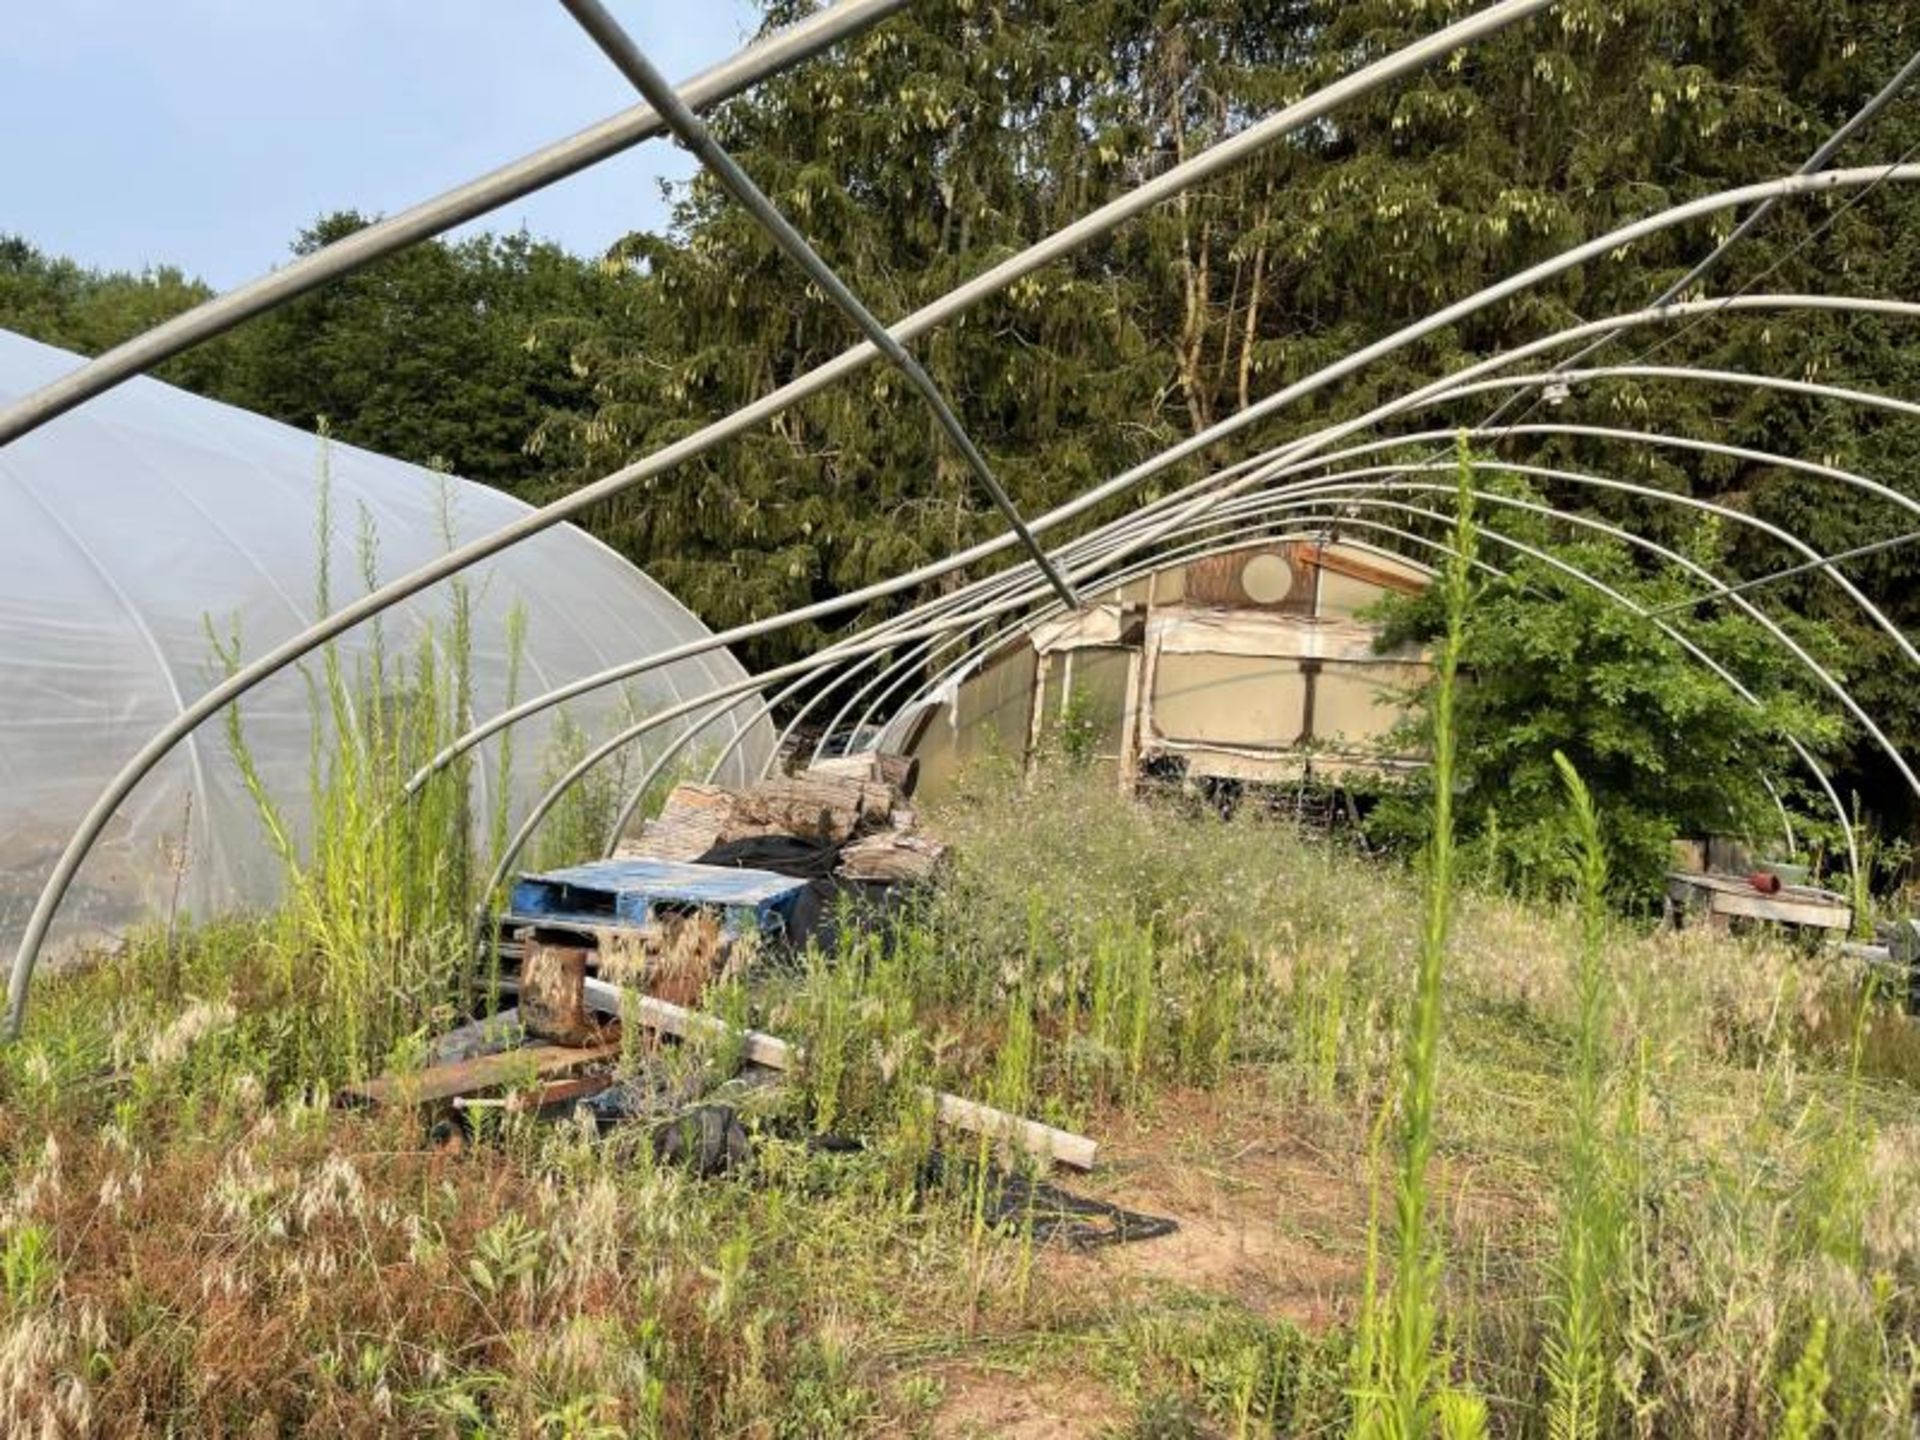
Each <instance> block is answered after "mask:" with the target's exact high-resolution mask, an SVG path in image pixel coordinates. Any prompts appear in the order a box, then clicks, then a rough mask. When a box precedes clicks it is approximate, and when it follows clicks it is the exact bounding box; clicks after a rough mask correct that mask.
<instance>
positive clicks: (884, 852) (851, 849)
mask: <svg viewBox="0 0 1920 1440" xmlns="http://www.w3.org/2000/svg"><path fill="white" fill-rule="evenodd" d="M946 853H947V847H946V846H944V845H942V844H941V843H940V842H939V841H938V840H935V839H933V838H932V837H930V836H926V835H913V834H909V833H908V832H906V831H904V830H882V831H881V832H880V833H879V834H877V835H869V836H867V838H866V839H864V840H855V841H853V842H852V843H851V844H849V845H848V846H847V847H846V848H845V849H843V850H842V851H841V852H840V867H839V871H838V873H839V874H840V875H841V877H842V878H844V879H847V880H926V879H929V878H930V877H931V876H932V875H933V873H934V871H936V870H937V869H938V868H939V867H940V862H941V861H942V860H943V859H944V858H945V856H946Z"/></svg>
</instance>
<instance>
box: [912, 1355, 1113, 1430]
mask: <svg viewBox="0 0 1920 1440" xmlns="http://www.w3.org/2000/svg"><path fill="white" fill-rule="evenodd" d="M940 1378H941V1380H942V1382H943V1383H944V1384H945V1386H946V1399H945V1401H944V1402H943V1403H942V1404H941V1407H940V1412H939V1414H938V1415H936V1416H935V1417H934V1421H933V1434H934V1435H935V1437H937V1440H989V1437H992V1440H1091V1437H1094V1436H1097V1435H1100V1434H1101V1433H1102V1432H1103V1431H1104V1430H1105V1428H1106V1427H1108V1426H1109V1425H1111V1424H1112V1423H1113V1422H1114V1421H1115V1420H1116V1419H1118V1418H1119V1415H1120V1407H1119V1405H1118V1402H1117V1400H1116V1398H1115V1397H1114V1396H1113V1395H1112V1394H1111V1393H1110V1392H1109V1391H1108V1390H1107V1388H1106V1387H1105V1386H1104V1385H1102V1384H1100V1382H1099V1381H1097V1380H1095V1379H1093V1378H1092V1377H1090V1376H1068V1375H1061V1374H1058V1373H1055V1374H1051V1375H1042V1376H1038V1377H1036V1376H1032V1375H1027V1374H1021V1373H1017V1372H1014V1371H1008V1370H991V1369H982V1368H976V1367H973V1366H956V1367H954V1368H952V1369H950V1370H947V1371H945V1372H944V1373H943V1374H942V1375H941V1377H940Z"/></svg>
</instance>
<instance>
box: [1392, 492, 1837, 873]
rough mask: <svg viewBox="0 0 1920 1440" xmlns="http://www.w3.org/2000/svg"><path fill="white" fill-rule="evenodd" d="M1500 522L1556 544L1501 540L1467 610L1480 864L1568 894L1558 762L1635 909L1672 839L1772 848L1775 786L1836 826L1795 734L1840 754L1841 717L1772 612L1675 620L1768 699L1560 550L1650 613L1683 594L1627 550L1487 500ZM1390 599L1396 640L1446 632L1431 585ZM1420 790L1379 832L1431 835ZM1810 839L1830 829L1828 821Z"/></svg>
mask: <svg viewBox="0 0 1920 1440" xmlns="http://www.w3.org/2000/svg"><path fill="white" fill-rule="evenodd" d="M1479 483H1480V484H1481V485H1483V486H1484V487H1485V488H1486V489H1487V490H1488V491H1489V492H1491V493H1494V494H1504V495H1508V496H1514V497H1516V498H1523V499H1524V498H1528V497H1529V496H1530V494H1531V492H1530V491H1528V489H1527V487H1526V486H1524V485H1521V484H1516V483H1514V482H1512V481H1511V480H1508V481H1504V482H1502V481H1494V480H1491V479H1490V478H1489V477H1488V476H1487V474H1486V472H1484V471H1482V472H1481V479H1480V481H1479ZM1487 526H1488V529H1489V531H1498V532H1499V533H1500V534H1503V535H1506V536H1510V537H1512V538H1513V539H1515V540H1518V541H1520V542H1521V543H1523V544H1526V545H1528V546H1530V547H1531V548H1533V549H1535V550H1538V551H1540V552H1542V553H1544V554H1545V555H1547V556H1549V557H1551V558H1550V559H1546V560H1543V559H1540V558H1536V557H1534V556H1529V555H1525V554H1518V553H1515V552H1513V551H1511V550H1510V549H1507V548H1506V547H1504V546H1502V545H1501V544H1499V543H1497V542H1495V541H1494V540H1493V539H1492V537H1491V535H1490V536H1489V540H1488V543H1487V544H1486V545H1485V547H1484V550H1485V556H1486V558H1487V559H1488V560H1489V561H1490V562H1491V563H1493V564H1495V565H1497V566H1498V567H1499V568H1500V569H1501V570H1503V571H1504V572H1505V574H1504V575H1503V576H1501V577H1499V578H1493V579H1489V580H1488V581H1487V582H1486V583H1485V584H1484V585H1483V586H1482V587H1481V588H1480V590H1479V591H1478V593H1477V594H1476V596H1475V598H1474V602H1473V605H1472V608H1471V612H1470V614H1469V617H1468V621H1467V627H1466V636H1465V640H1464V647H1463V653H1462V665H1463V668H1464V670H1465V671H1466V673H1467V674H1468V675H1469V676H1470V677H1471V682H1470V683H1469V684H1467V685H1464V686H1463V687H1462V688H1461V690H1460V692H1459V694H1458V696H1457V698H1456V701H1455V709H1456V712H1457V717H1458V725H1459V728H1460V766H1459V773H1458V775H1457V777H1456V780H1455V786H1456V790H1457V792H1458V793H1457V797H1456V798H1457V804H1458V810H1459V815H1460V826H1461V831H1462V834H1463V836H1464V837H1466V839H1467V843H1468V844H1469V845H1472V846H1474V847H1476V848H1477V849H1478V851H1479V853H1480V857H1481V860H1482V862H1483V868H1485V869H1489V870H1491V871H1493V872H1494V873H1496V874H1498V875H1499V876H1500V877H1501V878H1503V879H1505V880H1508V881H1510V882H1514V883H1517V884H1519V885H1521V886H1522V887H1523V888H1528V889H1535V890H1558V889H1562V888H1564V886H1565V885H1566V884H1567V882H1568V881H1569V880H1570V878H1571V877H1570V876H1569V875H1568V874H1567V871H1566V854H1567V849H1568V845H1569V842H1570V839H1571V837H1570V833H1569V829H1568V826H1569V823H1570V822H1569V816H1568V812H1567V807H1566V791H1565V782H1564V779H1563V775H1562V767H1563V766H1564V765H1566V764H1569V763H1570V764H1572V765H1573V766H1574V768H1575V769H1576V770H1577V772H1578V773H1579V775H1580V776H1581V778H1582V780H1583V781H1584V782H1585V783H1586V785H1587V787H1588V789H1589V791H1590V792H1591V796H1592V799H1593V803H1594V806H1595V808H1596V810H1597V812H1598V824H1599V834H1600V836H1601V839H1602V843H1603V845H1604V847H1605V850H1606V852H1607V854H1608V856H1609V857H1610V865H1609V880H1610V884H1611V887H1612V890H1613V893H1614V897H1615V898H1616V899H1617V900H1620V901H1622V902H1625V903H1628V904H1633V905H1645V904H1651V903H1655V902H1657V900H1658V898H1659V896H1660V895H1661V893H1662V890H1663V888H1664V885H1663V881H1664V876H1665V873H1666V871H1667V870H1668V869H1669V868H1671V861H1670V855H1669V846H1668V842H1669V841H1670V840H1672V839H1673V838H1674V837H1675V836H1676V835H1680V834H1702V833H1709V832H1711V833H1722V834H1729V833H1730V834H1744V835H1747V836H1749V837H1751V838H1752V839H1753V841H1754V842H1755V844H1756V848H1759V847H1765V848H1770V849H1771V848H1778V846H1779V844H1780V843H1781V835H1780V831H1781V826H1780V816H1779V810H1778V807H1777V806H1776V804H1775V801H1774V793H1776V792H1777V793H1780V794H1783V795H1784V796H1786V797H1787V798H1789V799H1794V798H1800V799H1802V800H1803V801H1804V804H1803V807H1802V808H1803V809H1804V811H1805V812H1806V813H1808V814H1811V815H1816V816H1817V815H1820V814H1822V812H1823V811H1824V814H1825V819H1826V820H1827V821H1828V822H1831V821H1832V820H1833V816H1832V813H1831V808H1830V807H1829V806H1827V805H1826V803H1825V802H1824V800H1823V799H1814V798H1810V797H1805V796H1804V795H1803V790H1804V789H1805V788H1807V787H1810V786H1812V785H1813V784H1814V783H1816V782H1814V781H1813V779H1812V777H1811V776H1809V775H1807V774H1805V773H1804V771H1803V768H1802V765H1801V762H1800V761H1799V759H1798V757H1797V756H1796V755H1795V754H1794V752H1793V750H1792V748H1791V745H1790V743H1789V742H1790V740H1792V739H1798V740H1800V741H1801V742H1802V743H1804V744H1806V745H1807V746H1808V748H1809V749H1810V750H1811V751H1813V752H1814V753H1816V754H1818V753H1820V752H1821V751H1822V750H1830V749H1831V747H1832V745H1833V742H1834V741H1835V739H1836V738H1837V737H1838V733H1839V726H1838V725H1837V724H1836V723H1835V722H1834V721H1833V720H1832V719H1831V718H1830V717H1828V716H1826V715H1825V714H1823V710H1822V706H1821V705H1820V703H1819V699H1818V696H1817V694H1816V692H1815V691H1814V690H1813V687H1812V685H1811V682H1809V681H1808V680H1807V679H1806V678H1805V675H1804V673H1803V672H1801V671H1800V670H1798V669H1797V667H1796V666H1795V665H1794V664H1793V663H1792V662H1791V661H1790V659H1789V658H1788V657H1787V655H1786V653H1785V652H1784V651H1783V650H1782V649H1780V648H1779V647H1778V646H1777V645H1776V644H1775V643H1774V642H1773V641H1772V639H1771V637H1769V636H1768V635H1767V634H1766V633H1765V632H1764V631H1763V630H1762V628H1761V627H1760V626H1759V625H1758V624H1756V623H1755V622H1754V621H1752V620H1750V619H1748V618H1747V617H1745V616H1744V615H1740V614H1737V613H1720V612H1712V613H1710V614H1706V615H1704V616H1702V617H1700V618H1693V617H1690V616H1689V615H1688V614H1687V613H1686V612H1684V611H1682V612H1676V613H1675V614H1673V615H1670V616H1668V617H1667V618H1668V620H1669V622H1670V623H1673V624H1674V625H1675V626H1676V628H1678V629H1679V630H1680V631H1681V632H1682V633H1683V634H1685V635H1686V636H1687V638H1688V639H1690V640H1692V641H1693V642H1694V643H1695V644H1697V645H1698V646H1699V647H1700V648H1701V649H1702V650H1704V651H1705V652H1706V653H1708V654H1710V655H1712V656H1713V657H1714V658H1715V659H1716V660H1718V661H1719V662H1720V663H1721V664H1722V665H1724V666H1726V668H1727V669H1728V670H1729V671H1730V672H1732V673H1733V674H1734V675H1735V676H1736V677H1737V678H1738V679H1739V680H1740V681H1741V683H1742V684H1744V685H1745V686H1746V687H1747V688H1748V689H1749V690H1750V691H1751V692H1752V693H1753V694H1754V695H1755V696H1756V697H1757V699H1758V700H1759V702H1760V703H1758V704H1757V705H1754V704H1748V703H1745V702H1743V701H1742V700H1740V699H1739V698H1738V697H1737V696H1736V695H1735V693H1734V692H1733V691H1732V690H1731V689H1730V688H1729V687H1728V686H1727V685H1726V684H1725V682H1723V681H1722V680H1721V679H1719V678H1718V677H1717V676H1715V675H1713V674H1712V673H1711V672H1710V671H1708V670H1707V669H1706V667H1704V666H1702V665H1700V664H1698V663H1696V662H1694V661H1693V660H1691V659H1689V658H1688V657H1687V656H1686V655H1685V654H1684V653H1683V652H1682V651H1681V649H1680V647H1679V645H1678V644H1677V642H1676V641H1675V640H1674V639H1672V638H1671V637H1670V636H1668V635H1666V634H1664V633H1663V632H1661V631H1660V630H1659V629H1658V628H1657V627H1656V626H1655V625H1654V624H1652V623H1651V622H1650V621H1648V620H1646V619H1643V618H1641V617H1639V616H1637V615H1635V614H1633V613H1632V612H1631V611H1629V610H1627V609H1625V608H1624V607H1622V606H1621V605H1619V604H1618V603H1616V602H1615V601H1613V600H1611V599H1609V598H1608V597H1607V596H1605V595H1603V594H1601V593H1600V591H1598V590H1597V589H1595V588H1594V587H1593V586H1592V585H1590V584H1588V583H1586V582H1585V581H1582V580H1580V579H1577V578H1575V577H1574V576H1572V575H1571V574H1569V573H1568V571H1567V570H1565V569H1562V568H1559V566H1558V565H1556V564H1554V563H1552V562H1553V561H1559V562H1561V563H1562V564H1564V565H1567V566H1571V567H1575V568H1577V569H1579V570H1581V571H1584V572H1586V573H1587V574H1589V575H1591V576H1593V577H1594V578H1595V579H1597V580H1599V581H1600V582H1601V583H1602V584H1605V585H1607V586H1610V587H1612V588H1613V589H1615V590H1617V591H1619V592H1621V593H1623V594H1625V595H1626V596H1628V597H1629V598H1631V599H1633V600H1635V601H1637V602H1638V603H1640V604H1641V605H1643V606H1646V607H1648V608H1650V609H1651V608H1657V607H1659V606H1661V605H1665V604H1671V603H1674V602H1676V601H1680V600H1684V599H1685V598H1686V596H1687V595H1688V593H1689V592H1688V590H1687V588H1686V586H1685V584H1684V583H1683V582H1682V581H1680V580H1678V579H1675V578H1674V577H1673V576H1671V575H1649V574H1647V573H1646V572H1645V570H1644V568H1643V566H1642V565H1641V564H1640V563H1639V562H1638V561H1637V559H1636V557H1635V556H1634V555H1633V554H1632V553H1631V551H1630V550H1629V548H1628V547H1627V546H1626V545H1624V544H1622V543H1620V542H1618V541H1615V540H1613V539H1611V538H1608V537H1604V536H1596V535H1595V534H1594V533H1593V532H1591V531H1579V530H1575V529H1574V527H1572V526H1570V525H1568V524H1567V523H1566V522H1563V521H1553V520H1548V519H1544V518H1541V517H1537V516H1529V515H1528V514H1526V513H1525V512H1516V511H1514V510H1512V509H1510V508H1505V507H1501V506H1498V505H1491V506H1489V507H1488V509H1487ZM1714 533H1715V532H1714V531H1713V530H1712V529H1711V528H1710V527H1709V528H1708V529H1707V530H1706V531H1705V532H1704V534H1703V535H1700V536H1696V537H1695V538H1696V541H1697V543H1696V546H1695V548H1696V550H1697V549H1699V548H1700V547H1701V546H1704V545H1710V544H1711V543H1712V537H1713V535H1714ZM1385 608H1386V613H1387V618H1388V627H1387V639H1388V640H1389V641H1395V642H1397V641H1401V640H1407V639H1416V638H1418V639H1431V638H1433V637H1435V636H1437V635H1439V634H1440V633H1441V629H1442V622H1443V619H1444V616H1443V613H1442V609H1441V605H1440V600H1439V597H1438V596H1436V595H1433V594H1426V595H1421V596H1418V597H1414V598H1411V599H1407V600H1393V601H1389V602H1388V603H1387V605H1386V607H1385ZM1793 633H1794V634H1795V638H1796V639H1797V640H1799V641H1800V642H1801V643H1803V644H1805V645H1807V646H1808V647H1809V648H1811V649H1812V650H1813V651H1814V652H1815V653H1816V654H1817V655H1819V656H1820V657H1821V658H1822V659H1823V660H1825V661H1826V662H1828V663H1832V662H1833V661H1834V659H1835V653H1834V645H1833V643H1832V640H1831V637H1830V636H1828V635H1827V633H1826V632H1825V631H1824V629H1823V628H1822V627H1820V626H1818V625H1813V624H1809V623H1805V622H1795V624H1794V625H1793ZM1420 698H1421V699H1422V700H1423V701H1424V699H1425V697H1424V696H1422V697H1420ZM1427 725H1428V721H1427V718H1426V714H1425V707H1424V704H1423V705H1422V706H1420V707H1418V708H1416V709H1415V711H1414V712H1413V717H1412V719H1411V720H1410V722H1409V726H1408V729H1409V731H1410V734H1409V735H1408V736H1407V737H1406V743H1409V744H1419V743H1421V742H1422V741H1423V740H1424V735H1425V731H1426V728H1427ZM1769 785H1772V786H1773V787H1774V791H1769V789H1768V786H1769ZM1424 789H1425V785H1424V781H1422V780H1416V781H1415V782H1413V783H1412V784H1411V785H1409V786H1408V787H1407V788H1406V789H1405V790H1404V791H1401V792H1398V793H1394V794H1390V795H1388V796H1386V797H1384V798H1383V800H1382V803H1381V804H1380V805H1379V807H1378V808H1377V809H1376V810H1375V812H1374V815H1373V817H1372V823H1373V827H1374V829H1375V831H1376V833H1378V834H1380V835H1381V836H1383V837H1385V838H1388V839H1393V840H1399V841H1402V842H1414V841H1423V840H1424V835H1425V820H1424V815H1425V811H1426V805H1425V801H1424V798H1423V791H1424ZM1810 833H1811V834H1824V833H1826V832H1825V831H1823V830H1821V829H1820V828H1819V827H1817V826H1816V827H1815V828H1814V829H1813V830H1812V831H1810Z"/></svg>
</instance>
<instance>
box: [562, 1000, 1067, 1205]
mask: <svg viewBox="0 0 1920 1440" xmlns="http://www.w3.org/2000/svg"><path fill="white" fill-rule="evenodd" d="M586 998H587V1004H588V1005H589V1006H592V1007H595V1008H597V1009H600V1010H603V1011H604V1012H606V1013H607V1014H610V1015H618V1016H620V1017H621V1018H622V1019H623V1020H632V1021H635V1022H637V1023H638V1024H641V1025H645V1026H648V1027H649V1028H651V1029H655V1030H659V1031H662V1032H664V1033H665V1034H668V1035H674V1036H678V1037H679V1038H681V1039H691V1038H696V1037H698V1038H704V1039H709V1040H726V1039H733V1040H735V1041H744V1042H745V1043H744V1045H743V1051H744V1053H745V1055H746V1057H747V1059H749V1060H751V1061H752V1062H753V1063H754V1064H756V1065H764V1066H766V1067H767V1068H768V1069H769V1070H792V1069H794V1068H795V1067H796V1066H798V1065H799V1064H800V1061H801V1059H802V1056H801V1053H800V1051H799V1050H798V1049H797V1048H796V1047H795V1046H793V1045H792V1044H790V1043H788V1042H787V1041H785V1040H782V1039H781V1038H780V1037H779V1036H777V1035H769V1034H767V1033H766V1032H765V1031H763V1030H735V1029H734V1028H733V1027H732V1026H730V1025H728V1024H727V1023H726V1022H725V1021H723V1020H719V1019H716V1018H715V1017H714V1016H711V1015H701V1014H699V1013H697V1012H695V1011H692V1010H688V1009H686V1008H685V1007H683V1006H679V1005H672V1004H669V1003H668V1002H666V1001H665V1000H658V999H655V998H654V997H653V996H651V995H637V994H634V993H633V992H632V991H626V992H624V993H623V992H622V991H621V989H620V987H619V986H617V985H609V984H607V982H606V981H604V980H593V979H589V980H588V981H587V982H586ZM921 1093H922V1094H924V1095H928V1096H931V1097H932V1098H933V1101H934V1104H935V1107H936V1113H937V1114H938V1115H939V1117H940V1119H941V1121H942V1122H944V1123H945V1124H948V1125H951V1126H953V1127H954V1129H956V1130H966V1131H969V1132H971V1133H972V1134H975V1135H986V1136H989V1137H991V1138H993V1139H995V1140H1004V1141H1006V1142H1007V1143H1008V1144H1011V1145H1017V1146H1019V1147H1020V1148H1021V1149H1023V1150H1025V1151H1027V1153H1029V1154H1031V1155H1035V1156H1038V1157H1040V1158H1041V1159H1045V1160H1051V1161H1054V1162H1056V1163H1058V1164H1061V1165H1068V1166H1071V1167H1072V1168H1074V1169H1076V1170H1091V1169H1093V1164H1094V1159H1095V1156H1096V1155H1097V1154H1098V1151H1099V1145H1098V1143H1097V1142H1096V1141H1093V1140H1090V1139H1088V1138H1087V1137H1086V1136H1085V1135H1075V1134H1074V1133H1073V1132H1072V1131H1070V1130H1058V1129H1055V1128H1054V1127H1053V1126H1051V1125H1042V1124H1041V1123H1040V1122H1039V1121H1037V1120H1028V1119H1025V1118H1023V1117H1021V1116H1019V1115H1010V1114H1008V1113H1007V1112H1006V1111H1005V1110H996V1109H994V1108H993V1107H992V1106H991V1105H982V1104H980V1103H979V1102H978V1101H975V1100H964V1099H962V1098H961V1097H960V1096H958V1095H949V1094H946V1093H944V1092H941V1091H935V1090H931V1089H923V1090H922V1092H921Z"/></svg>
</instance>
